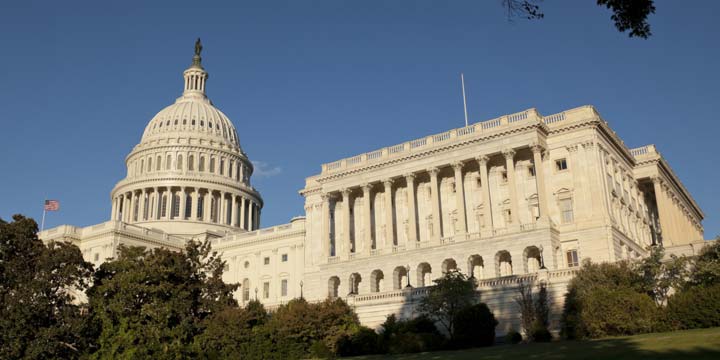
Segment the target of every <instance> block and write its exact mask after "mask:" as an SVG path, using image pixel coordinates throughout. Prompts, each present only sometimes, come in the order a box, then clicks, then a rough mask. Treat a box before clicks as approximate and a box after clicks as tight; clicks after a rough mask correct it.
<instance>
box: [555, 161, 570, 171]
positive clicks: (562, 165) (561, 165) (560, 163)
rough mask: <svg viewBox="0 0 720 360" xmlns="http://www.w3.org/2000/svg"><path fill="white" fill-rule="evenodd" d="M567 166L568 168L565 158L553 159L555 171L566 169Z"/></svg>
mask: <svg viewBox="0 0 720 360" xmlns="http://www.w3.org/2000/svg"><path fill="white" fill-rule="evenodd" d="M567 168H568V166H567V160H565V159H557V160H555V169H556V170H557V171H563V170H567Z"/></svg>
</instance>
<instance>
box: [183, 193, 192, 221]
mask: <svg viewBox="0 0 720 360" xmlns="http://www.w3.org/2000/svg"><path fill="white" fill-rule="evenodd" d="M183 211H184V213H183V216H182V218H183V219H189V218H190V217H191V216H192V196H190V194H185V209H183Z"/></svg>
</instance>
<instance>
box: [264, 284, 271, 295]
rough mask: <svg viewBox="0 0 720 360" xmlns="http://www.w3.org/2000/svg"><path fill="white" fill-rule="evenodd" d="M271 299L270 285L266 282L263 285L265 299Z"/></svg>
mask: <svg viewBox="0 0 720 360" xmlns="http://www.w3.org/2000/svg"><path fill="white" fill-rule="evenodd" d="M269 298H270V283H269V282H264V283H263V299H269Z"/></svg>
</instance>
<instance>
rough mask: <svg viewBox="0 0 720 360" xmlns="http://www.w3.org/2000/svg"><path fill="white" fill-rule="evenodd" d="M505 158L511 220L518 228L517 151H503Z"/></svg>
mask: <svg viewBox="0 0 720 360" xmlns="http://www.w3.org/2000/svg"><path fill="white" fill-rule="evenodd" d="M503 155H504V156H505V171H506V172H507V178H508V188H509V189H510V191H509V192H510V219H511V222H512V225H513V226H518V225H520V224H519V220H518V219H519V217H518V203H517V202H518V197H517V186H516V185H515V159H514V157H515V150H513V149H505V150H504V151H503Z"/></svg>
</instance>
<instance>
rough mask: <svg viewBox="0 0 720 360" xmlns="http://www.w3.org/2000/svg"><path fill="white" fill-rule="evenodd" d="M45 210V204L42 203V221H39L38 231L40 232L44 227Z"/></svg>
mask: <svg viewBox="0 0 720 360" xmlns="http://www.w3.org/2000/svg"><path fill="white" fill-rule="evenodd" d="M45 212H47V210H45V204H43V216H42V221H41V222H40V232H42V231H43V229H45Z"/></svg>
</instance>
